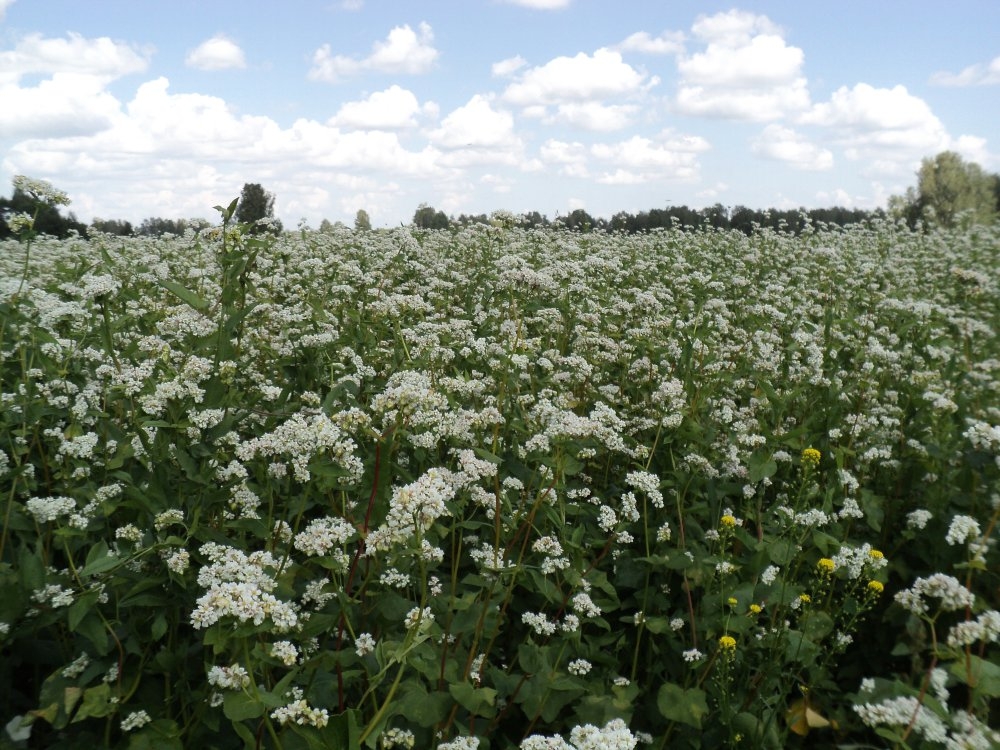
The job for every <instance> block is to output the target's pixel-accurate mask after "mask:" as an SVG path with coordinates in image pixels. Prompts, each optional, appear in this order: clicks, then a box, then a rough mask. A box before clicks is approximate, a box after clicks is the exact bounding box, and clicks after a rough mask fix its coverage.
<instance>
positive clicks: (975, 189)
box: [917, 151, 997, 227]
mask: <svg viewBox="0 0 1000 750" xmlns="http://www.w3.org/2000/svg"><path fill="white" fill-rule="evenodd" d="M995 179H996V177H995V175H991V174H989V173H987V172H984V171H983V168H982V167H980V166H979V165H978V164H975V163H973V162H966V161H964V160H963V159H962V157H961V156H959V155H958V154H956V153H955V152H954V151H943V152H942V153H940V154H938V155H937V156H935V157H934V158H933V159H931V158H927V159H924V160H923V161H922V162H921V163H920V171H919V172H917V201H918V203H917V205H918V207H919V209H920V211H919V212H920V213H921V214H924V215H926V214H928V213H931V212H933V217H934V218H935V219H936V221H937V222H938V223H939V224H941V225H942V226H946V227H950V226H953V225H954V224H955V221H956V220H957V219H958V216H959V214H961V213H963V212H968V216H969V218H970V219H971V220H972V221H973V222H974V223H978V224H989V223H991V222H992V221H993V220H994V219H995V218H996V214H997V206H996V195H995V193H994V185H995Z"/></svg>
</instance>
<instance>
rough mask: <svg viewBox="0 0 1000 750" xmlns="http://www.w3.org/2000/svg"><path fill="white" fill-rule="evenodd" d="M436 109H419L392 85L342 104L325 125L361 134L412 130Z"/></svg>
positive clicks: (427, 106) (414, 100)
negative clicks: (421, 119) (374, 131)
mask: <svg viewBox="0 0 1000 750" xmlns="http://www.w3.org/2000/svg"><path fill="white" fill-rule="evenodd" d="M436 114H437V105H435V104H433V103H427V104H425V105H424V106H422V107H421V106H420V103H419V102H418V101H417V97H416V96H415V95H414V94H413V92H411V91H408V90H406V89H404V88H402V87H400V86H397V85H395V84H393V85H392V86H390V87H389V88H387V89H385V90H384V91H376V92H375V93H373V94H371V95H370V96H369V97H368V98H367V99H363V100H361V101H357V102H345V103H344V104H343V105H341V107H340V109H339V110H337V114H335V115H334V116H333V117H331V118H330V119H329V120H327V124H329V125H335V126H339V127H348V128H361V129H363V130H396V129H400V128H413V127H416V126H417V124H418V122H417V118H418V117H419V116H421V115H428V116H435V115H436Z"/></svg>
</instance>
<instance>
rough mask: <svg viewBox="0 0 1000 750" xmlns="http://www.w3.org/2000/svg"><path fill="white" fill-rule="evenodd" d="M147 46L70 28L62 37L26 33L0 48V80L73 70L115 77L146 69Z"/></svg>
mask: <svg viewBox="0 0 1000 750" xmlns="http://www.w3.org/2000/svg"><path fill="white" fill-rule="evenodd" d="M148 57H149V52H148V50H143V51H141V52H140V51H138V50H136V49H135V48H134V47H132V46H130V45H127V44H123V43H121V42H115V41H112V40H111V39H109V38H108V37H106V36H102V37H99V38H97V39H87V38H85V37H82V36H80V35H79V34H76V33H73V32H70V33H69V34H67V35H66V37H65V38H47V37H43V36H42V35H41V34H29V35H28V36H26V37H24V38H23V39H21V40H19V41H18V43H17V45H16V46H15V47H14V49H12V50H5V51H3V52H0V82H3V81H17V80H20V77H21V76H23V75H26V74H32V73H36V74H39V73H40V74H51V73H76V74H87V75H92V76H99V77H101V78H103V79H105V80H108V81H110V80H114V79H115V78H120V77H121V76H124V75H127V74H129V73H138V72H141V71H143V70H145V69H146V66H147V64H148Z"/></svg>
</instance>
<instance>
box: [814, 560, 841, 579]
mask: <svg viewBox="0 0 1000 750" xmlns="http://www.w3.org/2000/svg"><path fill="white" fill-rule="evenodd" d="M816 567H817V568H819V572H820V573H822V574H824V575H829V574H830V573H832V572H833V569H834V568H836V567H837V563H835V562H834V561H833V560H831V559H830V558H829V557H823V558H821V559H820V561H819V562H818V563H816Z"/></svg>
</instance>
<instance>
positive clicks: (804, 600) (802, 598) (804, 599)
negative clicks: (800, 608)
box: [799, 594, 812, 604]
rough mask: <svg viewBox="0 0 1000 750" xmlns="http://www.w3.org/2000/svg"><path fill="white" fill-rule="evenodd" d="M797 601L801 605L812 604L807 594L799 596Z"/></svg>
mask: <svg viewBox="0 0 1000 750" xmlns="http://www.w3.org/2000/svg"><path fill="white" fill-rule="evenodd" d="M799 601H800V602H802V603H803V604H812V597H811V596H809V594H799Z"/></svg>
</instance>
